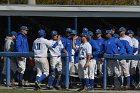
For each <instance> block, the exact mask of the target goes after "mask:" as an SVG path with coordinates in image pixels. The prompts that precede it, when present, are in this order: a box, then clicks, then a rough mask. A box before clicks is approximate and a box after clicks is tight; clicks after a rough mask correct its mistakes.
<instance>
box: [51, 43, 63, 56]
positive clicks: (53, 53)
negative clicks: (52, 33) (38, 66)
mask: <svg viewBox="0 0 140 93" xmlns="http://www.w3.org/2000/svg"><path fill="white" fill-rule="evenodd" d="M49 41H50V43H51V46H53V45H54V44H56V42H57V41H55V40H49ZM63 48H64V46H63V44H62V41H61V40H60V41H59V42H58V45H57V46H56V47H55V48H52V49H49V51H50V55H51V56H61V52H62V49H63Z"/></svg>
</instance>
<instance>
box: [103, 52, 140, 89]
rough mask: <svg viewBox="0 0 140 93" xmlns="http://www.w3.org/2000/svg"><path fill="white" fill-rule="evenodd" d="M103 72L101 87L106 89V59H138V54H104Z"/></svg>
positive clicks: (139, 58) (139, 57)
mask: <svg viewBox="0 0 140 93" xmlns="http://www.w3.org/2000/svg"><path fill="white" fill-rule="evenodd" d="M104 58H105V60H104V64H103V68H104V73H103V89H104V90H106V89H107V60H108V59H118V60H119V59H120V60H121V59H123V60H140V55H111V54H104Z"/></svg>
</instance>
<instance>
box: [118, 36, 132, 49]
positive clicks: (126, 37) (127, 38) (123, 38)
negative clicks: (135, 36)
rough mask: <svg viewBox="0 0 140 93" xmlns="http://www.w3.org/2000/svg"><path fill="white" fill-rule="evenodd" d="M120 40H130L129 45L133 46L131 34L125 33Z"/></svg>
mask: <svg viewBox="0 0 140 93" xmlns="http://www.w3.org/2000/svg"><path fill="white" fill-rule="evenodd" d="M120 40H126V41H128V43H129V45H130V46H131V47H133V42H132V39H131V38H130V37H129V36H127V35H125V36H124V37H120Z"/></svg>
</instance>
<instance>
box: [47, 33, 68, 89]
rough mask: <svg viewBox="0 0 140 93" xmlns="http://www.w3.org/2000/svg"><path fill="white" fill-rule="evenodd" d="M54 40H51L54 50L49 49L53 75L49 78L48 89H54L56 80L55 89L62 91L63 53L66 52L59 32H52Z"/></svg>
mask: <svg viewBox="0 0 140 93" xmlns="http://www.w3.org/2000/svg"><path fill="white" fill-rule="evenodd" d="M51 35H52V39H51V40H49V41H50V43H51V45H52V46H53V47H52V49H49V51H50V55H51V57H50V65H51V74H50V76H49V78H48V88H49V89H52V88H53V83H54V79H55V80H56V82H55V88H56V89H60V80H61V74H62V60H61V53H62V51H64V52H65V53H67V52H66V50H65V49H64V46H63V44H62V41H61V40H60V35H58V33H57V31H52V33H51Z"/></svg>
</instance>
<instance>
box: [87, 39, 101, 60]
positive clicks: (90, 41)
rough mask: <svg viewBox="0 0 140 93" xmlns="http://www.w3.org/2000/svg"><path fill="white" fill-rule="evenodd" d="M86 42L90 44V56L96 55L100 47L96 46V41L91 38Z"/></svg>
mask: <svg viewBox="0 0 140 93" xmlns="http://www.w3.org/2000/svg"><path fill="white" fill-rule="evenodd" d="M88 42H89V43H90V45H91V46H92V56H93V57H94V58H95V57H97V55H98V54H99V53H100V47H99V46H98V44H97V43H96V41H95V40H93V39H90V40H89V41H88Z"/></svg>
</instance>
